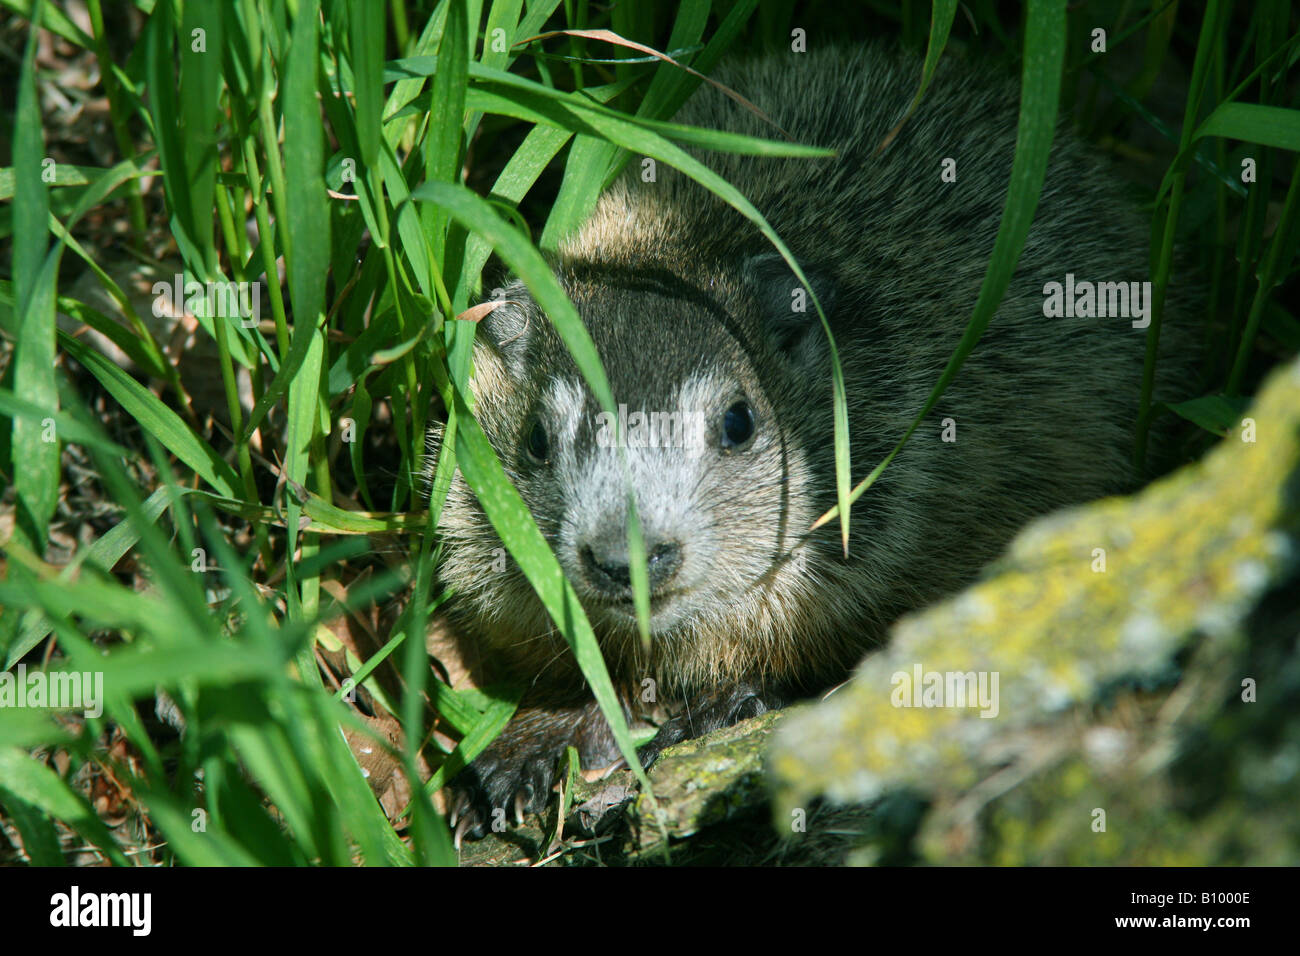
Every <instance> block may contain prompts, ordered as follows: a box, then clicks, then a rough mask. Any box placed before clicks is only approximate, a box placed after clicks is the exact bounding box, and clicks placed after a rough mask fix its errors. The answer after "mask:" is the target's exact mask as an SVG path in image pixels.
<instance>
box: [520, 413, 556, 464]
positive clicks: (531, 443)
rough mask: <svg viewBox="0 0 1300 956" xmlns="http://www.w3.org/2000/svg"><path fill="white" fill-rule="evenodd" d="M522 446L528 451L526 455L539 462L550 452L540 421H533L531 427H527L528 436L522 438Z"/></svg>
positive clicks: (544, 459) (544, 430)
mask: <svg viewBox="0 0 1300 956" xmlns="http://www.w3.org/2000/svg"><path fill="white" fill-rule="evenodd" d="M524 448H525V450H527V452H528V457H529V458H531V459H532V460H533V461H535V462H536V463H537V464H539V465H540V464H541V463H542V462H544V461H546V458H547V456H548V455H549V454H550V450H551V449H550V444H549V443H548V442H547V440H546V429H545V428H543V427H542V423H541V422H533V424H532V427H531V428H529V429H528V437H527V438H526V439H524Z"/></svg>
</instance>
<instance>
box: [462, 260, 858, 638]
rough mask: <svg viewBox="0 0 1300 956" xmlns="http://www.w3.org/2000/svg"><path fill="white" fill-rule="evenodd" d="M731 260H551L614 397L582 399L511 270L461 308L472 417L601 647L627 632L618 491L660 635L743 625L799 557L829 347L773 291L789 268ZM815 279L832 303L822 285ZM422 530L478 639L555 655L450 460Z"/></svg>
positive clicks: (811, 316)
mask: <svg viewBox="0 0 1300 956" xmlns="http://www.w3.org/2000/svg"><path fill="white" fill-rule="evenodd" d="M733 271H736V270H733ZM739 272H740V274H741V278H740V279H735V278H728V279H722V278H719V279H718V280H717V281H713V282H710V283H709V284H708V285H706V286H705V287H703V288H701V287H700V285H699V284H698V283H692V282H688V281H687V280H685V279H683V278H682V277H681V276H679V275H675V274H672V273H669V272H666V271H664V270H662V269H658V268H656V269H653V270H638V269H636V268H634V267H624V268H618V269H611V268H610V267H609V266H607V265H603V264H595V263H585V262H577V263H568V264H566V265H565V267H563V268H562V269H560V270H559V273H558V275H559V278H560V280H561V283H562V284H563V286H564V287H565V290H566V291H567V292H568V294H569V296H570V298H571V299H572V300H573V301H574V303H575V305H576V306H577V308H578V312H579V314H580V316H581V318H582V320H583V323H584V325H585V326H586V328H587V330H588V332H589V334H590V336H591V338H592V341H593V343H594V344H595V347H596V351H597V353H598V354H599V356H600V359H601V362H602V363H603V365H604V368H605V372H606V375H607V378H608V381H609V384H610V387H611V390H612V391H613V394H614V398H615V401H616V402H618V403H619V406H618V410H617V414H610V413H608V412H607V411H606V410H604V409H602V408H601V407H600V405H599V404H598V402H597V400H596V398H595V397H594V395H593V393H592V391H591V389H590V388H589V387H588V385H587V383H586V382H585V380H584V379H583V377H582V375H581V374H580V373H579V371H578V368H577V366H576V365H575V364H574V362H573V360H572V358H571V357H570V355H569V353H568V351H567V349H566V348H565V346H564V344H563V342H562V341H561V339H560V337H559V335H558V334H557V333H556V331H555V329H554V327H553V326H552V325H551V323H550V321H549V320H548V319H547V317H546V316H545V314H544V313H543V312H542V310H541V309H540V308H539V307H538V306H537V304H536V303H535V302H534V301H533V299H532V297H531V296H530V294H529V293H528V291H527V290H526V289H525V287H524V286H523V285H522V284H521V283H518V282H514V283H511V284H509V285H507V286H505V287H503V288H500V289H496V290H494V291H493V293H492V295H491V298H492V299H494V300H499V301H501V302H503V304H502V305H500V306H499V307H497V308H496V309H495V310H494V311H493V312H491V313H490V314H489V315H487V316H486V317H485V318H483V319H482V321H481V323H480V325H479V329H478V331H477V335H476V343H475V349H474V362H475V377H474V392H475V399H476V415H477V417H478V418H479V420H480V422H481V423H482V425H483V427H484V430H485V431H486V433H487V435H488V437H489V439H490V440H491V442H492V444H493V446H494V448H495V449H496V451H497V454H498V456H499V457H500V459H501V462H502V464H503V465H504V467H505V471H506V474H507V475H508V476H509V478H510V480H511V481H512V482H513V483H514V485H515V487H516V488H517V489H518V490H519V493H520V495H521V496H522V498H523V500H524V502H525V504H527V506H528V508H529V510H530V511H531V512H532V515H533V517H534V518H535V519H536V521H537V524H538V527H539V528H540V529H541V531H542V533H543V535H544V536H545V537H546V539H547V541H548V542H549V543H550V545H551V547H552V549H553V550H554V552H555V555H556V557H557V558H558V559H559V563H560V566H561V567H562V569H563V570H564V573H565V575H566V576H567V577H568V579H569V580H570V582H572V584H573V586H574V588H575V589H576V590H577V593H578V595H579V597H580V599H581V601H582V603H583V607H584V609H585V610H586V613H587V615H588V617H589V619H590V620H591V622H592V624H593V626H594V627H595V629H596V632H597V635H598V637H600V638H601V640H602V646H603V647H605V649H606V653H607V657H608V656H609V651H610V648H611V647H614V646H624V644H625V643H626V642H627V641H628V640H629V639H630V638H632V636H633V635H634V634H635V610H634V606H633V597H632V587H631V578H630V568H629V552H628V543H627V541H628V539H627V523H628V492H629V488H630V490H631V493H632V495H633V497H634V500H635V502H636V509H637V514H638V516H639V518H640V522H641V528H642V532H643V535H644V541H645V547H646V554H647V560H648V574H649V584H650V597H651V629H652V633H653V635H654V637H655V639H656V641H658V642H660V643H661V644H662V643H663V642H670V643H673V644H680V643H681V642H687V643H689V642H690V641H691V639H692V637H693V635H694V636H698V635H699V634H702V633H705V632H709V631H716V630H718V629H720V628H731V629H735V630H737V631H741V632H745V631H749V630H750V629H751V628H752V626H753V624H754V622H752V621H744V620H742V619H740V616H742V615H744V614H746V613H758V614H767V613H769V612H770V611H771V607H770V601H769V602H767V603H765V602H763V601H756V600H755V595H756V594H757V593H760V592H763V593H767V594H768V596H769V598H771V599H773V600H777V601H779V600H780V594H779V593H778V592H779V585H780V582H781V579H782V570H783V569H785V568H786V567H787V566H788V565H789V564H791V562H795V563H799V562H801V561H802V560H803V559H804V555H801V554H799V553H797V552H798V551H799V549H800V547H801V545H805V544H806V542H807V532H808V528H809V526H810V524H811V522H812V521H813V520H814V519H815V518H816V516H817V514H818V513H819V512H818V510H817V508H818V507H819V506H820V504H824V502H825V500H826V493H827V488H829V484H828V481H829V479H828V478H827V476H828V475H829V469H830V457H831V454H832V451H831V442H830V434H831V414H830V405H829V395H830V386H829V383H830V364H829V350H828V346H827V341H826V337H825V333H824V331H823V329H822V326H821V323H820V320H819V318H818V316H817V312H816V310H815V309H814V308H813V307H812V305H811V303H810V302H809V303H808V304H807V306H806V308H805V309H804V310H802V311H800V310H798V309H794V308H792V307H791V302H792V300H794V299H795V298H797V297H792V294H791V289H792V288H798V286H799V284H798V282H797V280H795V279H794V277H793V275H792V274H791V273H790V271H789V268H788V266H786V265H785V264H784V263H783V262H782V261H781V260H780V259H779V257H776V256H774V255H768V254H759V255H756V256H754V257H752V258H750V259H749V260H747V261H746V262H745V263H744V266H743V268H742V269H741V270H739ZM717 274H718V275H719V276H722V275H723V273H722V271H721V270H718V273H717ZM814 281H815V285H814V289H815V291H816V292H817V293H818V297H819V299H820V301H821V302H822V304H823V307H824V308H829V307H832V305H833V298H834V295H833V286H832V284H831V283H830V282H829V281H827V280H824V279H823V278H822V277H820V276H818V277H816V279H815V280H814ZM620 443H621V447H620ZM817 458H820V459H823V460H824V461H823V462H822V468H821V470H820V471H819V470H818V466H817V464H816V463H815V461H814V459H817ZM441 530H442V533H443V541H444V555H445V560H444V562H443V565H442V570H441V574H442V578H443V580H444V582H445V583H446V584H448V585H449V586H450V587H451V588H452V589H454V591H455V592H456V597H455V598H454V600H455V601H456V610H457V613H458V614H459V615H460V616H461V617H462V618H464V619H466V620H467V621H468V622H469V623H470V625H471V626H472V627H473V630H475V631H476V632H477V633H478V638H479V639H480V640H489V641H491V643H493V644H495V645H508V646H512V647H513V648H514V649H516V650H517V651H519V652H520V653H521V654H523V655H524V656H525V657H529V658H532V657H533V656H534V655H540V654H541V653H548V654H549V653H554V648H553V647H552V646H551V643H550V642H549V641H548V640H546V639H545V638H544V635H547V634H548V633H549V632H550V631H551V630H552V628H551V622H550V620H549V618H548V616H547V614H546V612H545V611H544V609H543V607H542V605H541V603H540V601H538V599H537V598H536V596H535V595H534V594H533V592H532V589H531V587H530V586H529V584H528V583H527V581H526V580H525V578H524V577H523V575H522V573H520V571H519V570H518V568H517V566H515V565H514V563H513V561H509V560H504V561H503V559H502V556H503V553H502V551H501V550H500V549H501V544H500V541H499V539H498V538H497V536H496V534H495V532H494V531H493V529H492V528H491V526H490V525H489V523H488V521H487V519H486V517H485V516H484V514H483V512H482V510H481V508H480V506H479V505H478V503H477V501H476V500H475V499H474V496H473V493H472V492H471V491H470V490H469V488H468V487H467V486H466V485H465V484H464V482H463V481H462V480H461V478H460V477H459V476H457V479H456V481H455V483H454V485H453V487H452V489H451V492H450V494H449V497H448V500H447V504H446V506H445V509H444V514H443V518H442V521H441ZM774 589H775V590H774ZM544 648H545V649H546V650H544Z"/></svg>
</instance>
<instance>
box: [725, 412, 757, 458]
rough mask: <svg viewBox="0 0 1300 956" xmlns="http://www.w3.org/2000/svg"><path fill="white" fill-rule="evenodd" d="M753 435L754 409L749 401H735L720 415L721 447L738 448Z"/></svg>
mask: <svg viewBox="0 0 1300 956" xmlns="http://www.w3.org/2000/svg"><path fill="white" fill-rule="evenodd" d="M753 437H754V410H753V409H752V408H750V407H749V402H736V404H734V405H732V406H731V407H730V408H728V409H727V411H726V413H725V414H724V415H723V416H722V447H723V448H739V447H740V446H741V445H743V444H745V442H747V441H749V440H750V439H751V438H753Z"/></svg>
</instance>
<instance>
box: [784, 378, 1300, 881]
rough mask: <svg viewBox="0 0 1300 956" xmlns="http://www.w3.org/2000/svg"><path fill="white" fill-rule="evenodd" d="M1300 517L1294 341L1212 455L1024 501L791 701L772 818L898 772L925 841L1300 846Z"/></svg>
mask: <svg viewBox="0 0 1300 956" xmlns="http://www.w3.org/2000/svg"><path fill="white" fill-rule="evenodd" d="M1298 540H1300V363H1293V364H1292V365H1290V366H1289V367H1287V368H1285V369H1282V370H1280V371H1278V372H1276V373H1275V374H1274V375H1273V376H1272V378H1271V379H1270V380H1269V381H1268V382H1267V383H1266V385H1265V387H1264V388H1263V389H1262V390H1261V392H1260V396H1259V399H1258V400H1257V401H1256V403H1255V404H1254V406H1253V408H1252V409H1251V410H1250V411H1249V412H1248V413H1247V416H1246V417H1245V418H1244V419H1243V421H1242V423H1241V424H1240V425H1239V426H1238V427H1237V428H1236V429H1234V430H1233V432H1232V434H1231V435H1230V436H1229V437H1228V438H1227V439H1225V440H1224V441H1223V442H1222V443H1221V444H1220V445H1219V446H1218V447H1217V448H1215V449H1214V450H1213V451H1212V452H1211V453H1210V454H1209V455H1207V456H1206V458H1205V459H1204V460H1203V461H1201V462H1199V463H1197V464H1195V465H1192V466H1189V467H1187V468H1184V469H1182V470H1181V471H1179V472H1177V473H1175V474H1173V475H1171V476H1169V477H1168V478H1165V479H1163V480H1161V481H1159V482H1157V483H1155V484H1153V485H1151V486H1150V487H1148V488H1147V489H1146V490H1144V491H1143V492H1141V493H1140V494H1138V495H1136V496H1133V497H1131V498H1123V499H1107V500H1104V501H1101V502H1097V503H1095V504H1092V505H1088V506H1084V507H1082V508H1077V509H1072V510H1070V511H1066V512H1061V513H1059V514H1056V515H1052V516H1049V517H1047V518H1045V519H1043V520H1041V521H1039V522H1037V523H1035V524H1034V525H1032V526H1031V527H1029V528H1028V529H1026V530H1025V531H1024V532H1023V533H1022V534H1021V535H1020V536H1019V537H1018V538H1017V540H1016V541H1015V543H1014V544H1013V545H1012V547H1011V548H1010V550H1009V552H1008V554H1007V555H1006V557H1005V558H1004V559H1003V560H1002V561H1000V562H999V563H998V564H997V565H996V566H994V567H993V568H991V569H990V570H989V572H988V573H987V574H986V576H985V578H984V580H982V581H981V582H980V583H978V584H976V585H975V586H973V587H971V588H970V589H968V590H967V591H965V592H963V593H962V594H960V595H958V596H956V597H954V598H953V599H951V600H949V601H947V602H945V603H943V604H940V605H937V606H935V607H934V608H931V609H929V610H927V611H925V612H922V613H919V614H916V615H913V616H911V617H908V618H906V619H904V620H903V621H901V622H900V623H899V624H898V625H897V626H896V627H895V629H894V632H893V637H892V640H891V642H890V644H889V645H888V647H887V648H885V649H884V650H883V651H881V652H880V653H878V654H875V655H872V656H871V657H869V658H867V659H866V660H865V661H864V662H863V664H862V665H861V666H860V668H859V670H858V672H857V674H856V675H855V677H854V679H853V680H852V681H851V682H850V683H849V684H848V685H846V686H845V687H843V688H842V689H840V690H839V691H838V692H837V693H836V694H835V695H833V696H832V697H831V698H830V699H829V700H827V701H825V702H823V703H821V704H817V705H813V706H810V707H806V708H803V709H802V710H801V711H800V712H798V713H794V714H792V715H791V716H790V718H789V719H788V720H787V721H786V724H785V726H784V727H783V728H782V729H781V731H780V732H779V733H778V735H777V739H776V743H775V746H774V748H773V752H772V767H773V769H774V771H775V774H776V776H777V779H778V795H779V796H778V803H779V810H778V819H780V820H785V819H788V814H789V813H790V812H791V811H792V810H797V809H798V808H799V807H801V806H803V805H806V804H807V803H808V802H809V801H810V800H812V799H813V798H815V797H818V796H821V795H824V796H825V797H827V798H829V799H831V800H832V801H834V802H837V803H853V802H863V801H870V800H873V799H875V798H878V797H880V796H881V795H882V794H885V793H888V792H897V791H903V790H906V791H910V792H915V793H919V794H921V795H923V798H924V799H925V800H927V801H929V803H930V806H931V809H930V811H929V813H928V814H927V815H926V818H925V821H924V823H923V824H922V826H921V828H920V831H919V833H918V834H917V836H918V848H919V850H920V852H921V854H922V856H924V857H926V858H929V859H933V860H940V861H965V862H1001V863H1011V862H1055V863H1089V862H1098V863H1100V862H1110V863H1117V862H1145V863H1175V862H1182V863H1205V862H1283V861H1288V862H1292V863H1294V862H1296V861H1297V860H1300V823H1297V816H1298V815H1297V814H1296V813H1295V806H1296V798H1297V796H1300V734H1297V733H1296V732H1295V731H1296V730H1297V724H1298V720H1297V718H1296V717H1294V716H1293V715H1294V714H1296V713H1297V710H1298V709H1300V663H1298V662H1300V653H1298V649H1297V634H1298V633H1300V627H1298V626H1297V623H1298V622H1297V620H1296V618H1297V611H1296V608H1297V607H1298V606H1300V576H1298V575H1297V571H1296V568H1297V554H1298V553H1300V548H1298V547H1297V541H1298ZM1288 726H1289V727H1290V731H1291V733H1290V735H1289V736H1287V734H1286V733H1285V731H1286V730H1287V727H1288ZM1288 821H1289V822H1288Z"/></svg>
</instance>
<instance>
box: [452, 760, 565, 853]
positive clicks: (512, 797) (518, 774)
mask: <svg viewBox="0 0 1300 956" xmlns="http://www.w3.org/2000/svg"><path fill="white" fill-rule="evenodd" d="M559 757H560V752H558V751H556V750H554V749H546V750H538V751H534V752H530V753H526V754H523V755H521V754H520V753H519V751H518V750H517V749H515V748H512V747H489V748H488V749H487V750H485V751H484V752H483V753H482V754H480V755H479V757H478V758H477V759H476V760H474V761H473V762H472V763H471V764H470V765H469V766H468V767H466V768H465V769H464V770H462V771H461V772H460V773H459V774H457V775H456V777H455V779H453V780H452V782H451V783H450V784H449V785H448V791H449V795H450V797H451V800H450V808H451V810H450V817H451V819H450V822H451V825H452V827H453V833H454V837H455V841H456V848H457V849H460V844H461V840H463V839H470V840H481V839H483V837H484V836H486V835H487V832H488V831H489V830H492V831H494V832H496V833H501V832H503V831H504V830H505V829H506V828H507V827H508V826H509V825H510V824H511V823H515V824H520V823H523V822H524V816H525V815H526V814H529V813H539V812H541V811H542V810H544V809H545V808H546V804H547V801H548V800H549V799H550V796H551V786H552V784H553V783H554V782H555V768H556V762H557V761H558V760H559Z"/></svg>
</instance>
